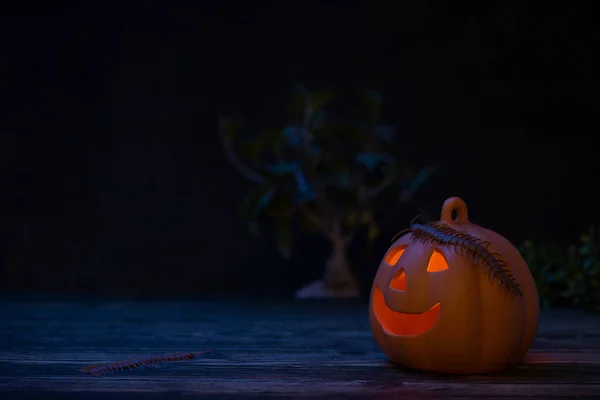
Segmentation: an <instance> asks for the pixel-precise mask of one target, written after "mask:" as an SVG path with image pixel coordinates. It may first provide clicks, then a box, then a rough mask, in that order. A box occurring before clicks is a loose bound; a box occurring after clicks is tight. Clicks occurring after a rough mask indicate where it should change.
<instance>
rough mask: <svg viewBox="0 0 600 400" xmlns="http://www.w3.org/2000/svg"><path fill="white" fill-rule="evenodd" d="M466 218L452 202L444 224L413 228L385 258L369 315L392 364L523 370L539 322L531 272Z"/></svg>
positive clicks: (458, 202) (463, 370)
mask: <svg viewBox="0 0 600 400" xmlns="http://www.w3.org/2000/svg"><path fill="white" fill-rule="evenodd" d="M454 213H455V214H456V216H455V217H453V214H454ZM467 217H468V215H467V207H466V205H465V202H464V201H463V200H462V199H460V198H458V197H452V198H449V199H448V200H446V201H445V202H444V205H443V206H442V213H441V218H440V221H436V222H433V223H428V224H417V223H411V227H410V228H408V229H407V230H406V231H404V234H403V235H402V236H401V237H399V238H398V239H397V240H394V241H393V243H392V245H391V247H390V249H389V250H388V251H387V253H386V255H385V256H384V258H383V260H382V262H381V264H380V266H379V269H378V271H377V275H376V276H375V280H374V282H373V287H372V289H371V300H370V306H369V314H370V324H371V329H372V332H373V336H374V337H375V340H376V342H377V344H378V345H379V347H380V349H381V350H382V351H383V353H384V354H385V355H386V356H387V357H388V358H389V359H390V361H392V362H393V363H396V364H399V365H402V366H405V367H409V368H413V369H418V370H423V371H434V372H446V373H455V374H477V373H487V372H495V371H502V370H505V369H507V368H510V367H512V366H514V365H516V364H518V363H519V362H520V361H521V360H522V358H523V357H524V355H525V353H526V352H527V350H528V349H529V347H530V346H531V344H532V342H533V340H534V338H535V335H536V332H537V327H538V319H539V301H538V294H537V290H536V287H535V282H534V280H533V277H532V276H531V272H530V271H529V268H528V266H527V264H526V263H525V261H524V260H523V258H522V257H521V255H520V254H519V252H518V250H517V249H516V248H515V247H514V246H513V245H512V244H511V243H510V242H509V241H508V240H507V239H505V238H504V237H502V236H500V235H499V234H497V233H495V232H492V231H490V230H488V229H484V228H482V227H480V226H478V225H475V224H473V223H471V222H469V220H468V218H467ZM401 234H402V233H401Z"/></svg>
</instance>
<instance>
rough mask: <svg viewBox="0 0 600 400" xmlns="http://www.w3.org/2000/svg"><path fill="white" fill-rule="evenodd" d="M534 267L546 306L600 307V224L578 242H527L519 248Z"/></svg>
mask: <svg viewBox="0 0 600 400" xmlns="http://www.w3.org/2000/svg"><path fill="white" fill-rule="evenodd" d="M519 250H520V251H521V254H522V255H523V258H524V259H525V261H526V262H527V264H528V265H529V267H530V268H531V272H532V274H533V277H534V279H535V281H536V284H537V289H538V292H539V295H540V300H541V303H542V305H543V306H546V307H548V306H576V307H581V308H585V309H595V310H600V235H599V234H598V230H597V228H596V227H591V228H589V230H588V232H587V233H585V234H583V235H581V237H580V243H579V244H578V245H571V246H569V247H567V248H561V247H559V246H556V245H555V244H553V243H548V242H540V241H537V242H534V241H532V240H528V241H526V242H525V243H524V244H523V245H522V246H521V248H520V249H519Z"/></svg>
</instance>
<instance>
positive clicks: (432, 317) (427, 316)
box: [372, 285, 440, 336]
mask: <svg viewBox="0 0 600 400" xmlns="http://www.w3.org/2000/svg"><path fill="white" fill-rule="evenodd" d="M372 301H373V311H374V313H375V317H376V318H377V321H378V322H379V324H380V325H381V327H382V328H383V330H384V331H386V333H387V334H391V335H396V336H417V335H422V334H423V333H425V332H427V331H429V330H430V329H431V328H433V327H434V326H435V324H436V323H437V321H438V319H439V317H440V303H439V302H437V303H435V304H434V305H433V306H432V307H431V308H430V309H429V310H427V311H425V312H422V313H419V314H406V313H401V312H397V311H394V310H392V309H391V308H389V307H388V306H387V304H385V298H384V297H383V293H382V292H381V290H380V289H379V288H378V287H377V285H375V286H374V287H373V299H372Z"/></svg>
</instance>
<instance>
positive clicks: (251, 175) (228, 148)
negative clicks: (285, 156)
mask: <svg viewBox="0 0 600 400" xmlns="http://www.w3.org/2000/svg"><path fill="white" fill-rule="evenodd" d="M221 143H222V144H223V149H224V150H225V155H227V159H228V160H229V161H230V162H231V163H232V164H233V166H234V167H236V168H237V169H238V170H239V171H240V172H241V173H242V175H244V176H245V177H246V178H248V179H249V180H251V181H253V182H255V183H258V184H260V185H265V184H267V182H268V181H267V179H266V178H265V177H264V176H262V175H261V174H259V173H258V172H256V171H254V170H253V169H252V168H250V167H249V166H247V165H245V164H244V163H243V162H242V161H241V160H240V159H239V157H238V156H237V154H236V153H235V150H234V149H233V146H232V145H231V142H230V141H229V140H227V139H225V138H224V137H223V136H221Z"/></svg>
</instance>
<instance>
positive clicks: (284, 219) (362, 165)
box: [220, 85, 437, 257]
mask: <svg viewBox="0 0 600 400" xmlns="http://www.w3.org/2000/svg"><path fill="white" fill-rule="evenodd" d="M336 99H338V96H337V94H336V93H335V92H333V91H322V92H318V93H311V92H309V91H308V90H307V89H306V88H305V87H303V86H301V85H298V86H297V87H296V90H295V92H294V95H293V98H292V116H291V118H290V122H289V124H287V125H285V126H283V127H276V128H275V129H266V130H264V131H262V132H260V133H258V134H253V135H249V134H247V133H246V132H245V131H244V123H243V121H242V120H241V119H239V118H224V119H222V120H221V125H220V128H221V129H220V133H221V139H222V142H223V145H224V148H225V151H226V153H227V155H228V157H229V160H230V161H231V162H232V163H233V164H234V165H235V166H236V167H237V168H238V170H239V171H240V172H242V173H243V174H244V175H245V176H246V177H247V178H248V179H250V180H252V181H253V182H255V183H256V185H255V187H254V188H253V190H252V191H251V193H250V194H249V195H248V197H247V198H246V200H245V202H244V204H243V207H242V215H243V217H244V218H245V220H246V221H247V222H248V225H249V228H250V229H251V231H253V232H257V231H258V228H259V226H260V225H261V224H262V223H264V222H269V223H272V224H273V226H274V227H275V229H276V232H277V234H276V238H277V240H278V247H279V250H280V253H281V254H282V255H283V256H284V257H289V255H290V248H291V244H292V238H291V227H292V223H294V222H295V223H297V224H298V225H299V226H300V227H302V228H303V229H305V230H308V231H310V232H320V233H321V234H322V235H323V236H324V237H325V238H327V239H328V240H329V241H330V242H332V244H335V245H346V244H348V243H349V242H350V241H351V240H352V238H353V237H354V236H355V233H356V232H357V231H358V230H361V229H363V230H365V231H366V232H367V241H368V242H373V241H374V240H375V239H376V238H377V237H378V236H379V232H380V231H381V229H382V226H381V222H382V221H384V220H385V217H384V215H383V213H382V212H381V211H382V210H380V208H381V207H379V208H378V207H377V206H378V205H380V204H381V203H380V200H381V199H382V198H385V197H386V196H390V195H391V196H395V198H394V197H392V199H393V201H394V203H395V204H396V205H402V204H406V203H408V202H410V201H412V199H413V196H414V195H415V193H416V192H417V191H418V190H419V188H420V187H421V186H422V185H423V183H424V182H425V181H426V180H427V179H428V178H429V176H430V175H431V174H432V173H433V172H434V171H435V170H436V169H437V166H436V165H430V166H427V167H425V168H422V169H418V170H415V169H414V168H413V166H412V165H410V163H408V162H407V161H406V160H404V159H400V158H398V157H397V156H396V155H395V154H397V153H392V150H393V149H394V145H398V141H396V140H395V139H396V138H397V136H398V134H397V132H396V130H395V129H394V128H393V127H392V126H389V125H388V124H385V123H384V122H383V121H382V119H381V109H382V105H383V97H382V95H381V94H380V93H379V92H376V91H369V92H365V93H363V105H364V107H363V112H362V115H360V114H359V115H358V116H357V118H355V119H348V118H344V117H343V116H342V117H340V116H339V115H335V116H334V115H332V114H331V113H330V108H329V107H330V106H332V105H334V104H335V100H336ZM346 114H355V113H346ZM238 154H239V156H238ZM242 158H243V161H242Z"/></svg>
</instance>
